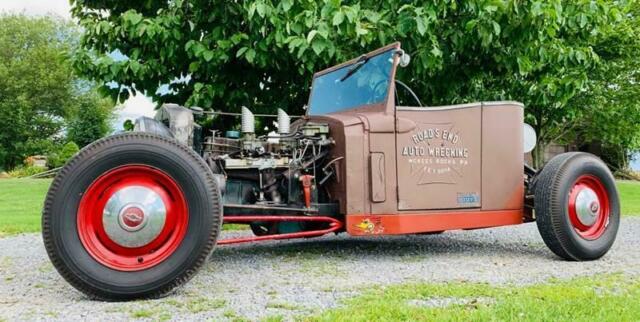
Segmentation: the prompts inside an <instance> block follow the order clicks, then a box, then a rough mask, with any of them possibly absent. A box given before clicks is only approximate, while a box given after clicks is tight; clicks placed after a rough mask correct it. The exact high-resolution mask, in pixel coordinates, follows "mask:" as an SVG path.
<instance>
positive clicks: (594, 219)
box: [568, 175, 610, 240]
mask: <svg viewBox="0 0 640 322" xmlns="http://www.w3.org/2000/svg"><path fill="white" fill-rule="evenodd" d="M568 207H569V219H570V220H571V224H572V225H573V227H574V228H575V230H576V232H577V233H578V235H580V236H582V237H583V238H585V239H590V240H594V239H598V238H599V237H600V236H602V233H603V232H604V230H605V228H606V227H607V225H608V224H609V213H610V206H609V196H608V195H607V191H606V189H605V187H604V185H603V184H602V182H600V180H599V179H598V178H597V177H595V176H593V175H582V176H580V177H579V178H578V179H577V180H576V182H575V184H574V185H573V188H572V189H571V192H570V193H569V205H568Z"/></svg>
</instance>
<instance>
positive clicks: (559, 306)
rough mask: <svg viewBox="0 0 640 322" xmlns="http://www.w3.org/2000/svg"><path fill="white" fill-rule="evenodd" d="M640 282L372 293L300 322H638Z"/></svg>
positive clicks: (401, 288)
mask: <svg viewBox="0 0 640 322" xmlns="http://www.w3.org/2000/svg"><path fill="white" fill-rule="evenodd" d="M638 298H640V279H639V278H638V277H635V278H630V277H627V276H624V275H620V274H616V275H606V276H600V277H598V278H577V279H573V280H569V281H552V282H550V283H544V284H537V285H532V286H490V285H487V284H475V283H464V282H457V283H444V284H409V285H394V286H390V287H386V288H381V287H378V288H374V289H370V290H367V291H365V292H364V294H363V295H361V296H358V297H355V298H352V299H348V300H346V301H345V302H344V305H343V306H341V307H339V308H336V309H332V310H328V311H324V312H322V313H320V314H319V315H316V316H312V317H306V318H300V320H303V321H637V320H638V318H639V317H640V301H638Z"/></svg>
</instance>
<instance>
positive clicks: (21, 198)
mask: <svg viewBox="0 0 640 322" xmlns="http://www.w3.org/2000/svg"><path fill="white" fill-rule="evenodd" d="M49 184H51V180H47V179H0V236H2V235H11V234H17V233H29V232H38V231H40V215H41V211H42V204H43V202H44V198H45V195H46V194H47V190H48V189H49Z"/></svg>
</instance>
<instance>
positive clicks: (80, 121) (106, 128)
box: [67, 90, 114, 147]
mask: <svg viewBox="0 0 640 322" xmlns="http://www.w3.org/2000/svg"><path fill="white" fill-rule="evenodd" d="M113 106H114V104H113V101H112V100H111V99H110V98H104V97H101V96H99V95H98V94H97V92H96V91H93V90H92V91H90V92H89V93H87V94H85V95H83V96H81V97H78V98H77V107H76V110H75V111H74V115H73V116H72V117H71V121H70V122H69V126H68V129H67V139H68V140H70V141H73V142H75V143H76V144H77V145H78V146H80V147H84V146H86V145H88V144H89V143H91V142H93V141H95V140H97V139H100V138H102V137H104V136H106V135H107V134H109V133H110V132H111V131H112V128H111V122H112V121H113Z"/></svg>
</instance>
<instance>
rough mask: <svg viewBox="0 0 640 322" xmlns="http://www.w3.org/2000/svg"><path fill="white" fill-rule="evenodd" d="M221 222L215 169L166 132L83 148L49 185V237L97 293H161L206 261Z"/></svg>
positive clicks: (77, 282) (73, 276)
mask: <svg viewBox="0 0 640 322" xmlns="http://www.w3.org/2000/svg"><path fill="white" fill-rule="evenodd" d="M221 223H222V206H221V203H220V190H219V188H218V187H217V181H216V180H215V178H214V176H213V173H212V172H211V169H209V167H208V166H207V164H206V163H205V161H204V160H203V159H202V158H201V157H200V156H199V155H198V154H197V153H195V152H194V151H193V150H192V149H190V148H189V147H188V146H186V145H183V144H180V143H179V142H177V141H176V140H174V139H172V138H168V137H163V136H158V135H155V134H150V133H141V132H127V133H121V134H116V135H113V136H110V137H106V138H104V139H101V140H98V141H96V142H94V143H92V144H90V145H88V146H86V147H85V148H83V149H82V150H81V151H80V152H79V153H78V154H76V155H75V156H74V157H73V158H71V160H69V162H68V163H67V164H66V165H65V166H64V167H63V168H62V169H61V170H60V171H59V172H58V174H57V175H56V177H55V179H54V180H53V182H52V183H51V187H49V192H48V193H47V198H46V199H45V202H44V209H43V211H42V239H43V241H44V245H45V249H46V250H47V254H48V255H49V258H50V259H51V263H52V264H53V266H54V267H55V268H56V270H57V271H58V272H59V273H60V275H61V276H62V277H64V279H65V280H67V281H68V282H69V283H70V284H71V285H72V286H74V287H75V288H76V289H78V290H80V291H82V292H83V293H85V294H86V295H87V296H89V297H90V298H97V299H103V300H128V299H139V298H154V297H159V296H163V295H165V294H167V293H169V292H171V291H172V290H174V289H175V288H177V287H179V286H180V285H183V284H184V283H186V282H187V281H189V279H190V278H191V277H193V275H194V274H195V273H196V272H197V271H198V270H199V269H200V268H201V267H202V266H203V265H204V264H205V263H206V259H207V258H208V256H209V254H210V253H211V250H212V249H213V247H214V246H215V243H216V240H217V238H218V234H219V233H220V226H221Z"/></svg>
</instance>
